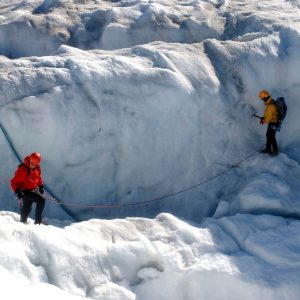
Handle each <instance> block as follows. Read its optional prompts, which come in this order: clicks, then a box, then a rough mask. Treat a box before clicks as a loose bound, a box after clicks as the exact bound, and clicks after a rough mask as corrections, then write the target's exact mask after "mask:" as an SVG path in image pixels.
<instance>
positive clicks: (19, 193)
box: [16, 188, 23, 199]
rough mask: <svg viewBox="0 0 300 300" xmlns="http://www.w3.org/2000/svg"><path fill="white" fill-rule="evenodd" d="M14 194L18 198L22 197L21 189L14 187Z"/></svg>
mask: <svg viewBox="0 0 300 300" xmlns="http://www.w3.org/2000/svg"><path fill="white" fill-rule="evenodd" d="M16 196H17V197H18V198H19V199H22V197H23V193H22V191H21V190H20V189H19V188H17V189H16Z"/></svg>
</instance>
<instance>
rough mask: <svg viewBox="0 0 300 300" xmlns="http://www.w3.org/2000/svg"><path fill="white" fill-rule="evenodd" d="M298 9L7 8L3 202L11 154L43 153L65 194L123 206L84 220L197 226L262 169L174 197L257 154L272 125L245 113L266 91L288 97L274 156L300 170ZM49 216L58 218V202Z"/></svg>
mask: <svg viewBox="0 0 300 300" xmlns="http://www.w3.org/2000/svg"><path fill="white" fill-rule="evenodd" d="M247 5H248V6H249V9H251V5H250V4H247ZM290 5H292V4H289V5H287V6H286V7H285V10H283V11H282V12H281V13H279V17H278V18H276V20H274V22H273V21H272V20H271V19H270V15H269V14H270V13H271V12H272V9H274V7H272V5H270V6H268V9H267V10H266V13H265V14H261V13H257V14H253V15H252V16H249V15H247V14H245V11H241V10H239V9H238V8H239V7H240V6H239V4H238V2H225V3H221V2H220V3H218V2H204V1H196V2H192V3H183V2H165V1H163V2H151V3H147V2H128V1H126V2H125V1H122V2H111V3H110V2H97V1H96V2H94V1H93V2H91V1H84V2H81V1H44V2H40V1H28V2H26V1H23V2H22V3H19V4H17V3H15V4H9V3H7V4H3V5H2V6H1V7H0V9H1V18H0V24H1V25H0V41H1V42H0V53H1V54H2V55H3V56H1V57H0V70H1V72H0V81H1V88H0V104H1V110H0V118H1V126H2V129H3V130H4V131H3V132H1V133H0V134H1V139H0V144H1V149H3V151H2V157H3V159H4V161H5V168H2V169H1V170H0V172H1V174H0V175H1V179H2V182H3V186H2V189H1V191H0V193H1V205H2V207H3V208H5V209H11V210H16V209H17V206H16V203H15V202H14V201H13V194H12V192H11V191H10V190H9V184H8V182H9V178H11V176H12V175H13V172H14V170H15V168H16V166H17V164H18V161H17V159H16V154H17V155H19V156H20V157H23V156H25V155H26V154H28V153H29V152H31V151H40V152H41V153H42V155H43V165H42V167H43V172H44V179H45V182H46V185H47V187H48V189H49V190H50V191H51V192H53V193H54V195H55V196H56V197H57V198H58V199H60V200H61V201H63V202H71V203H75V204H83V205H84V204H89V205H112V206H117V209H116V208H102V209H93V210H92V209H91V208H74V207H70V210H71V211H72V214H73V215H74V216H76V218H77V219H85V218H89V217H93V216H98V217H109V218H111V217H117V216H119V217H120V216H128V215H138V216H154V215H156V214H157V213H158V212H160V211H169V212H172V213H175V214H176V215H179V216H181V217H185V218H189V219H192V220H195V221H200V220H202V218H203V217H205V216H209V215H212V214H213V213H214V211H215V209H216V207H217V205H218V203H219V202H220V201H222V203H223V204H224V203H225V202H226V203H227V202H228V201H229V202H230V201H231V200H232V199H236V198H238V197H236V196H237V195H239V193H240V192H241V188H242V187H244V186H245V185H247V184H248V183H251V182H252V180H253V177H254V176H257V174H259V172H260V171H261V170H262V169H261V168H258V169H257V172H256V171H255V172H248V173H247V172H235V171H236V170H234V171H232V172H230V173H229V174H227V175H226V176H220V177H218V178H216V180H214V181H213V182H210V183H209V184H208V185H205V186H202V185H199V186H198V187H197V188H195V189H191V190H188V191H187V192H185V193H182V194H181V193H180V194H176V193H177V192H178V191H181V190H184V189H186V188H189V187H191V186H194V185H197V184H198V183H199V182H202V181H205V180H206V179H209V178H212V177H214V176H215V175H216V174H219V173H221V172H223V171H224V170H226V169H228V168H229V167H231V166H232V165H234V164H236V163H238V162H239V161H241V160H243V159H244V158H245V157H247V156H248V155H249V154H250V153H252V152H254V151H255V150H257V149H259V148H261V147H262V146H263V144H264V138H265V137H264V134H265V129H262V128H260V126H259V125H258V124H257V122H255V120H253V119H251V114H252V113H253V112H254V111H260V113H261V111H262V110H263V107H262V105H261V103H260V102H259V101H258V100H257V93H258V91H259V90H261V89H265V88H267V89H268V90H270V92H271V94H272V95H274V97H276V96H281V95H284V96H285V97H286V99H287V101H288V106H289V114H288V119H287V120H286V121H285V124H284V126H283V128H282V131H281V133H280V136H279V141H280V147H281V150H282V151H283V152H285V154H287V155H288V157H289V158H292V159H295V160H296V161H299V155H298V152H297V151H296V150H295V149H297V145H299V138H298V136H296V135H295V133H294V132H297V131H298V129H299V128H297V127H298V126H300V125H299V122H297V117H298V113H297V112H298V111H299V104H298V102H297V101H295V99H297V95H298V94H299V78H298V70H299V67H300V66H299V54H298V52H297V49H298V48H299V34H298V26H299V25H298V24H299V20H297V18H296V17H293V15H292V17H291V19H292V20H293V21H294V22H293V23H292V24H291V25H289V23H287V22H286V21H285V20H284V18H283V16H284V13H286V12H287V11H290V10H291V9H292V7H291V6H290ZM252 9H253V10H254V9H256V8H255V6H254V4H253V3H252ZM250 11H251V10H250ZM266 20H268V22H267V21H266ZM245 24H246V25H247V26H245ZM225 38H231V39H230V40H224V39H225ZM152 41H155V42H153V43H149V42H152ZM124 47H129V48H125V49H120V48H124ZM87 49H93V50H87ZM112 49H115V50H112ZM32 55H37V56H32ZM24 56H28V57H24ZM11 58H18V59H11ZM290 128H293V130H290ZM281 137H282V138H281ZM8 141H10V142H11V144H10V145H9V143H8ZM12 147H13V148H14V149H15V151H16V153H14V152H13V151H12ZM284 159H285V158H284ZM262 164H264V162H262ZM267 165H268V164H267ZM256 166H257V165H256ZM295 172H297V171H295ZM286 174H287V173H286V172H285V171H284V172H282V173H280V174H276V176H279V177H280V176H282V177H280V181H284V180H285V178H286V177H285V176H286ZM273 175H274V174H272V176H273ZM271 181H272V180H271ZM233 182H234V183H233ZM242 185H243V186H242ZM174 193H175V194H176V195H175V196H173V197H170V198H166V199H164V201H154V202H151V203H150V204H149V205H147V206H144V205H134V206H124V205H129V204H133V203H138V202H143V201H148V200H152V199H156V198H160V197H163V196H166V195H170V194H174ZM120 204H121V205H123V206H122V207H119V206H120ZM225 206H226V207H227V208H228V206H227V204H226V205H225ZM225 206H222V207H223V208H224V207H225ZM234 209H235V208H232V211H234ZM224 211H225V210H224V209H221V208H219V210H218V213H221V212H222V213H224ZM226 211H227V210H226ZM46 213H47V214H48V215H50V216H51V215H52V216H54V215H55V216H58V215H60V214H61V217H63V216H64V212H62V211H61V209H60V207H58V206H56V205H55V204H53V203H48V206H47V212H46Z"/></svg>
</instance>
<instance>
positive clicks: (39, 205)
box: [31, 192, 45, 224]
mask: <svg viewBox="0 0 300 300" xmlns="http://www.w3.org/2000/svg"><path fill="white" fill-rule="evenodd" d="M31 199H32V201H34V202H36V207H35V221H34V224H41V223H42V214H43V210H44V207H45V198H44V197H42V196H41V195H40V194H38V193H35V192H32V193H31Z"/></svg>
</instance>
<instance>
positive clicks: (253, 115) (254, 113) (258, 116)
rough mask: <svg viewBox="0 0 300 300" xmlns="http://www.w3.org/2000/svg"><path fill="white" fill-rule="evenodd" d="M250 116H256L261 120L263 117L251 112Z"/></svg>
mask: <svg viewBox="0 0 300 300" xmlns="http://www.w3.org/2000/svg"><path fill="white" fill-rule="evenodd" d="M251 117H256V118H258V119H260V120H262V119H263V117H260V116H258V115H257V114H255V113H254V114H252V116H251Z"/></svg>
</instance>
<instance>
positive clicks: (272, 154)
mask: <svg viewBox="0 0 300 300" xmlns="http://www.w3.org/2000/svg"><path fill="white" fill-rule="evenodd" d="M277 155H278V151H277V152H271V153H270V156H277Z"/></svg>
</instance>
